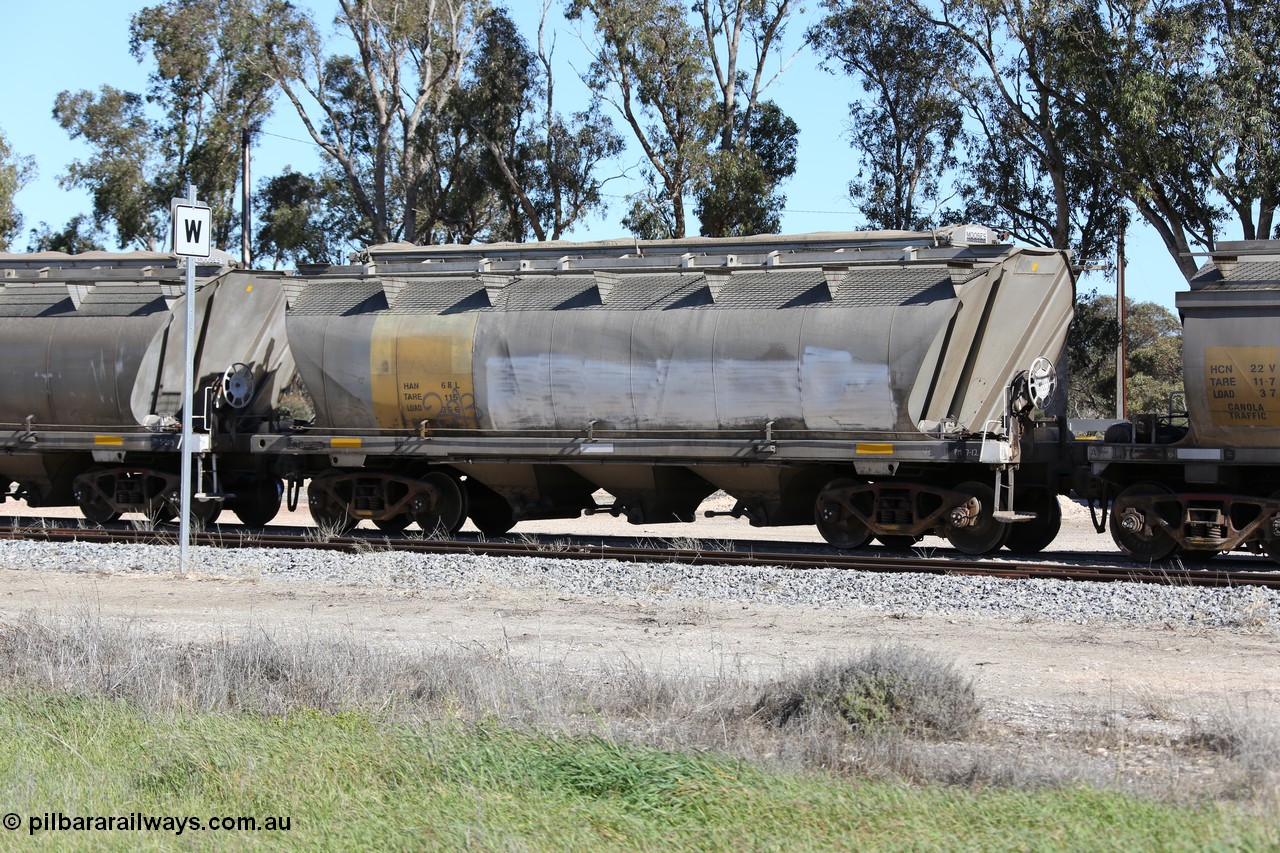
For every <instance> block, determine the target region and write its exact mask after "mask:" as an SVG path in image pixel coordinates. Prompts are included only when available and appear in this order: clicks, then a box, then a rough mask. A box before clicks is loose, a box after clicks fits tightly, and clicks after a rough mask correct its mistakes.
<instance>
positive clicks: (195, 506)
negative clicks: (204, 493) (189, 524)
mask: <svg viewBox="0 0 1280 853" xmlns="http://www.w3.org/2000/svg"><path fill="white" fill-rule="evenodd" d="M220 515H222V501H215V500H210V499H208V498H206V499H204V500H200V499H196V500H193V501H191V520H192V521H193V522H195V523H196V524H198V525H200V526H201V527H208V526H209V525H211V524H213V523H214V522H216V521H217V520H218V516H220Z"/></svg>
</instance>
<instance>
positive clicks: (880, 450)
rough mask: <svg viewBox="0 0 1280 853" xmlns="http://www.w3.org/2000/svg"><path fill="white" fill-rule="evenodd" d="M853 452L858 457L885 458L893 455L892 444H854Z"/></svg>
mask: <svg viewBox="0 0 1280 853" xmlns="http://www.w3.org/2000/svg"><path fill="white" fill-rule="evenodd" d="M853 452H854V453H857V454H858V455H859V456H885V455H888V454H891V453H893V445H892V444H855V445H854V447H853Z"/></svg>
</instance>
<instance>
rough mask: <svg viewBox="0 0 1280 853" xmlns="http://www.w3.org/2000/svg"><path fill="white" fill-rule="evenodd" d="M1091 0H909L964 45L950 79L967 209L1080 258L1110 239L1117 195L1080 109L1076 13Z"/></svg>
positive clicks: (923, 17) (1101, 249)
mask: <svg viewBox="0 0 1280 853" xmlns="http://www.w3.org/2000/svg"><path fill="white" fill-rule="evenodd" d="M1089 7H1090V3H1089V2H1088V0H989V2H983V3H976V4H975V3H968V2H961V0H938V2H937V3H936V4H931V5H925V4H924V3H921V2H919V0H912V7H911V9H912V14H913V15H914V16H915V18H916V20H919V21H921V22H927V23H929V24H931V25H933V26H934V27H936V28H937V29H938V30H940V31H942V32H944V33H946V34H947V35H948V37H949V38H951V39H952V40H954V41H957V42H959V43H961V44H963V45H964V47H965V51H966V54H967V58H968V60H969V61H966V62H963V63H961V65H960V68H961V69H962V73H960V74H957V75H956V76H955V77H954V78H953V79H954V83H953V88H954V91H955V92H956V94H957V95H958V96H959V97H960V98H961V101H962V103H964V105H965V109H966V112H967V114H968V116H969V118H970V119H971V120H972V122H973V123H974V126H975V127H976V130H975V131H974V132H973V133H971V134H969V135H968V136H967V137H966V140H965V145H966V154H965V157H964V159H963V164H962V165H963V168H964V172H965V177H964V179H963V180H962V187H961V192H962V195H963V196H964V199H965V201H966V207H967V213H968V215H969V216H972V217H974V218H982V219H986V220H988V221H990V222H993V223H996V224H999V225H1001V226H1002V227H1004V228H1007V229H1008V230H1009V231H1010V232H1011V233H1013V234H1014V235H1015V236H1017V237H1019V238H1021V239H1023V240H1025V241H1027V242H1029V243H1033V244H1036V245H1042V246H1052V247H1054V248H1060V249H1067V248H1073V249H1075V250H1076V251H1077V252H1078V254H1079V255H1080V256H1082V257H1084V258H1094V257H1097V256H1100V255H1103V254H1104V253H1105V252H1107V251H1108V247H1109V246H1110V245H1111V244H1112V243H1113V241H1114V238H1115V234H1116V230H1117V223H1118V217H1119V215H1120V210H1121V204H1120V197H1119V188H1118V185H1117V181H1116V180H1115V178H1114V176H1113V175H1112V173H1111V170H1109V169H1108V168H1107V167H1106V164H1104V163H1102V162H1099V160H1098V159H1097V158H1096V157H1094V156H1093V154H1094V152H1095V150H1096V148H1095V144H1094V139H1093V138H1092V137H1091V132H1092V131H1091V128H1090V127H1089V124H1088V122H1087V121H1085V120H1084V117H1083V116H1082V115H1081V113H1080V111H1079V110H1078V109H1077V97H1076V93H1077V92H1078V91H1079V87H1080V85H1081V79H1080V72H1081V70H1082V69H1081V68H1080V67H1079V65H1078V64H1077V62H1076V57H1078V55H1079V49H1078V45H1077V39H1078V35H1079V33H1078V27H1077V24H1078V21H1079V19H1080V17H1081V15H1082V14H1084V13H1087V10H1088V9H1089Z"/></svg>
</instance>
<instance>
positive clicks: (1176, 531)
mask: <svg viewBox="0 0 1280 853" xmlns="http://www.w3.org/2000/svg"><path fill="white" fill-rule="evenodd" d="M1177 307H1178V311H1179V313H1180V314H1181V315H1182V321H1183V322H1182V356H1183V387H1184V392H1185V405H1171V406H1170V409H1169V411H1168V412H1166V413H1154V414H1148V415H1143V416H1139V417H1138V418H1136V419H1135V420H1136V423H1135V424H1134V425H1129V424H1121V425H1120V426H1118V427H1116V428H1114V429H1113V430H1112V431H1110V432H1109V433H1108V435H1107V439H1108V440H1107V441H1106V442H1100V443H1096V444H1092V445H1089V446H1088V447H1087V453H1086V456H1087V462H1088V465H1089V473H1090V475H1091V477H1092V481H1093V482H1092V490H1091V493H1090V495H1089V496H1090V497H1091V498H1093V499H1094V500H1097V501H1100V502H1101V503H1102V505H1103V506H1106V505H1107V504H1110V508H1111V515H1110V529H1111V533H1112V537H1113V538H1114V539H1115V541H1116V544H1117V545H1118V546H1119V547H1120V548H1121V549H1122V550H1123V551H1125V552H1126V553H1127V554H1129V555H1130V556H1131V557H1134V558H1135V559H1139V560H1161V559H1164V558H1166V557H1169V556H1171V555H1173V554H1175V553H1180V554H1181V555H1182V556H1183V557H1184V558H1185V559H1205V558H1208V557H1211V556H1213V555H1214V554H1217V553H1219V552H1222V551H1230V550H1233V549H1236V548H1244V549H1248V550H1255V551H1256V550H1261V551H1265V552H1266V553H1268V554H1270V555H1271V556H1272V557H1274V558H1277V559H1280V241H1276V240H1251V241H1237V242H1228V241H1224V242H1222V243H1219V244H1218V245H1217V247H1216V248H1215V250H1214V252H1213V253H1212V254H1211V255H1210V256H1209V258H1208V259H1207V262H1206V263H1205V264H1204V265H1203V266H1202V267H1201V269H1200V270H1199V271H1198V272H1197V274H1196V275H1195V276H1194V277H1193V278H1192V280H1191V282H1190V289H1189V290H1188V291H1185V292H1181V293H1178V294H1177ZM1174 402H1175V403H1177V402H1178V401H1176V400H1175V401H1174Z"/></svg>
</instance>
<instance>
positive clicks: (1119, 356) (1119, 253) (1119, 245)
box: [1116, 207, 1129, 420]
mask: <svg viewBox="0 0 1280 853" xmlns="http://www.w3.org/2000/svg"><path fill="white" fill-rule="evenodd" d="M1128 229H1129V212H1128V211H1127V210H1125V209H1124V208H1123V207H1122V208H1120V237H1119V239H1118V240H1116V322H1117V323H1118V324H1119V325H1120V345H1119V346H1118V347H1117V348H1116V418H1118V419H1119V420H1124V418H1125V413H1126V411H1127V409H1128V406H1126V405H1125V397H1126V395H1127V388H1126V387H1125V386H1126V381H1125V362H1126V361H1128V351H1127V347H1126V341H1127V335H1126V334H1125V316H1124V315H1125V310H1124V237H1125V232H1126V231H1127V230H1128Z"/></svg>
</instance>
